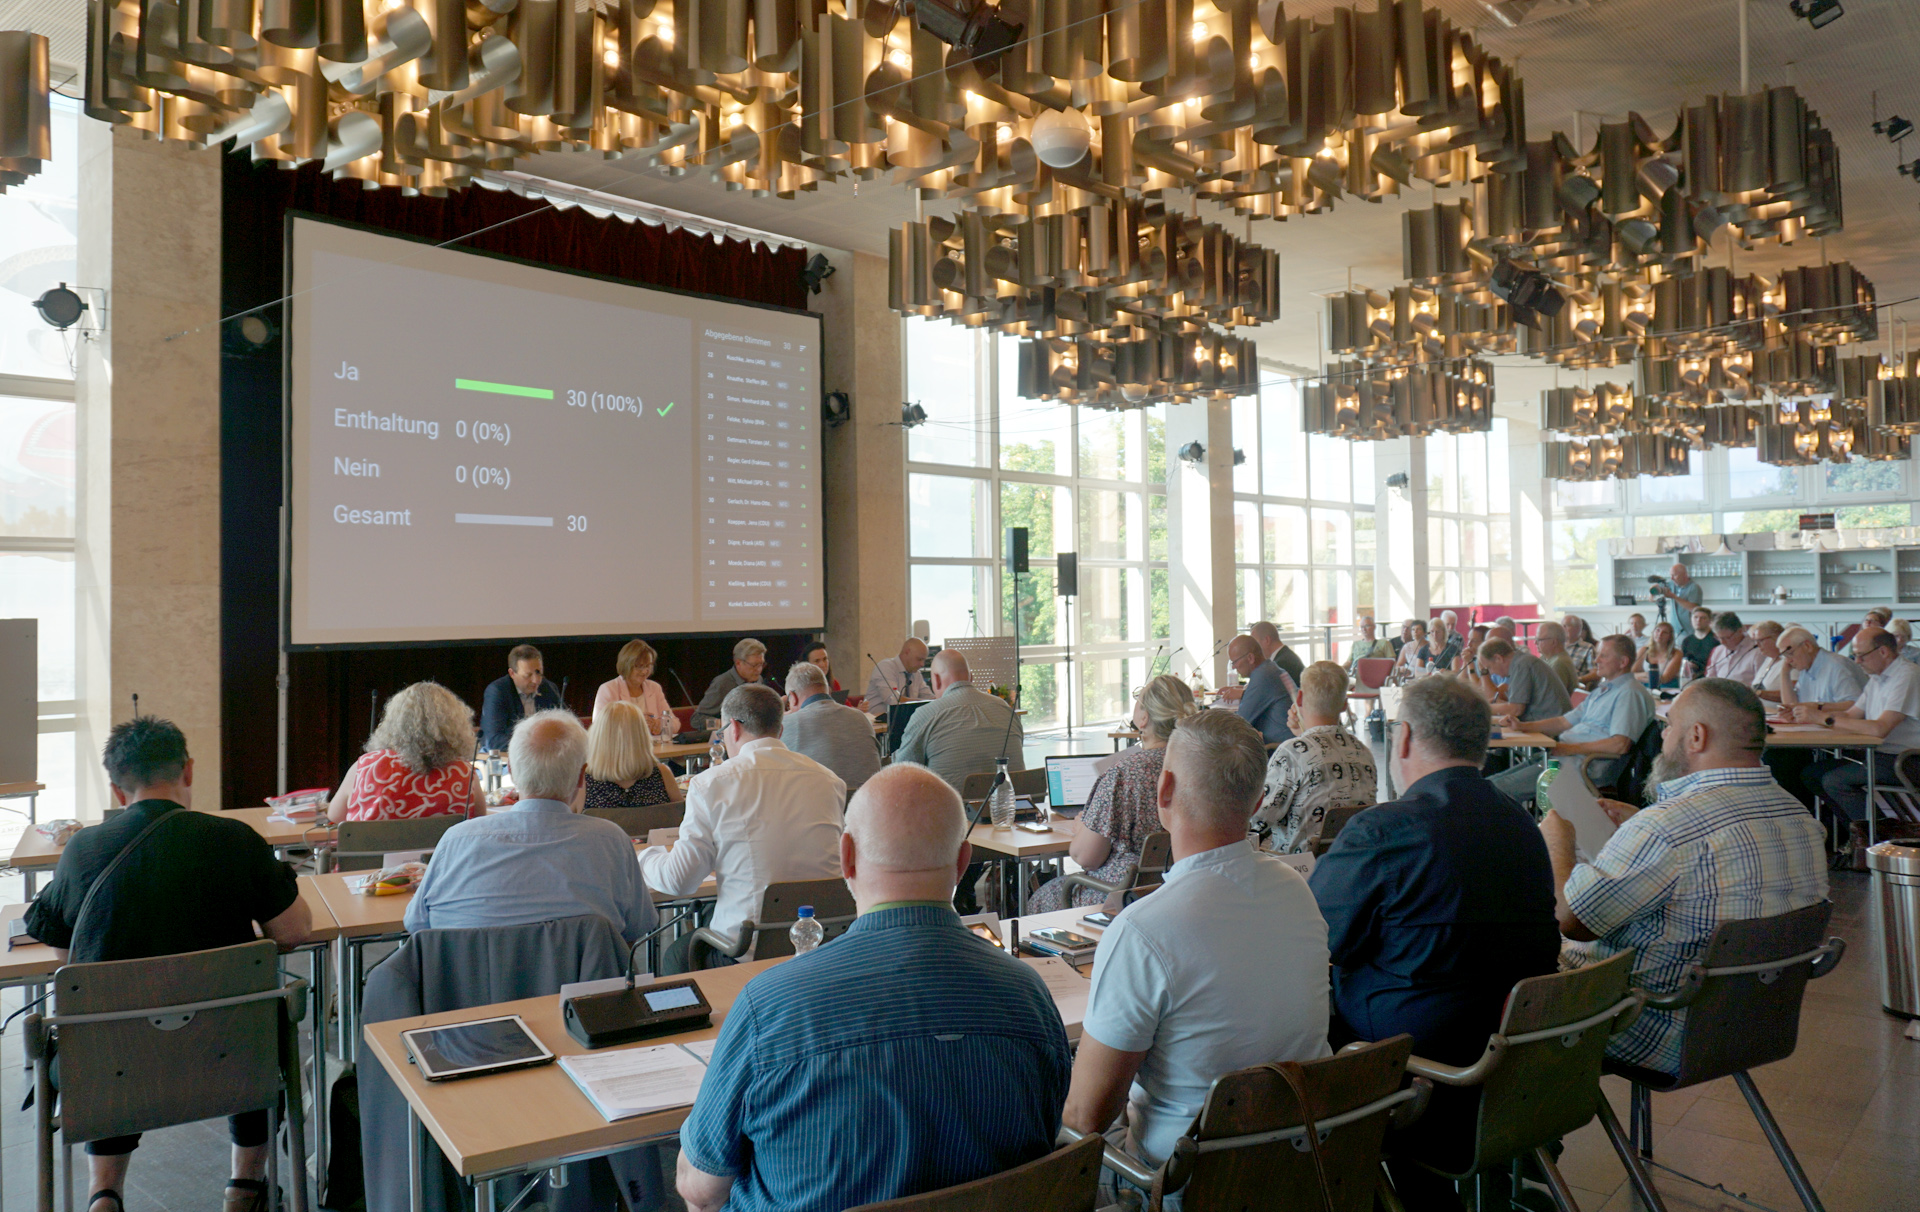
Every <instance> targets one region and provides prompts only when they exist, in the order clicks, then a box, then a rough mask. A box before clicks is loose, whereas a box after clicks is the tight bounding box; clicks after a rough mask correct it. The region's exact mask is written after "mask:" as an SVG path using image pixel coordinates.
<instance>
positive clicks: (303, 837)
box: [7, 807, 333, 900]
mask: <svg viewBox="0 0 1920 1212" xmlns="http://www.w3.org/2000/svg"><path fill="white" fill-rule="evenodd" d="M195 811H198V810H197V809H196V810H195ZM273 811H274V810H273V809H271V808H267V807H259V808H233V809H229V810H228V811H226V812H219V813H215V814H213V815H216V816H221V817H224V818H226V819H228V820H233V821H239V822H240V823H241V824H243V825H246V826H247V827H249V828H250V829H252V830H253V831H254V832H255V833H257V834H259V835H260V836H261V837H262V838H263V839H265V841H266V843H267V845H269V846H271V847H273V849H274V850H275V851H276V852H278V851H282V850H286V849H289V848H291V847H294V846H316V845H323V844H325V843H327V842H331V841H332V840H333V828H332V826H330V825H327V824H324V823H322V824H318V825H315V824H309V823H302V822H297V821H283V820H273V819H271V818H272V816H273ZM66 848H67V847H66V843H65V842H55V841H54V840H53V839H52V838H49V837H48V836H47V835H45V834H44V833H41V832H40V831H39V829H37V828H35V827H34V826H32V825H29V826H28V827H27V831H26V832H25V833H23V834H21V835H20V840H19V841H18V842H16V843H15V844H14V847H13V854H12V855H11V856H10V857H9V858H8V859H7V866H8V867H10V868H12V869H13V870H15V871H18V872H20V873H21V875H22V876H23V877H24V878H25V880H26V885H27V899H28V900H32V899H33V895H34V882H35V879H36V877H38V876H39V875H40V874H41V873H42V872H46V871H52V870H53V869H54V868H55V867H57V866H59V864H60V855H61V854H62V853H63V852H64V851H65V850H66Z"/></svg>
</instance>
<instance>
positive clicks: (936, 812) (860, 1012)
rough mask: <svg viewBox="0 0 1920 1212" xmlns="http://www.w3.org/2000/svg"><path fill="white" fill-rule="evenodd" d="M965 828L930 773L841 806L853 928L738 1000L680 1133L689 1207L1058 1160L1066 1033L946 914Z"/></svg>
mask: <svg viewBox="0 0 1920 1212" xmlns="http://www.w3.org/2000/svg"><path fill="white" fill-rule="evenodd" d="M966 833H967V820H966V814H965V812H964V811H962V809H961V805H960V797H959V795H958V794H956V793H955V792H954V790H953V788H951V787H949V786H947V784H946V783H945V782H943V781H942V780H941V779H940V778H939V777H938V776H937V775H935V774H934V773H933V772H932V771H930V770H928V769H927V768H926V767H924V766H915V765H911V764H907V763H895V764H894V765H892V766H889V767H888V768H887V769H885V770H883V771H881V772H880V773H879V774H877V775H875V776H874V777H873V778H871V779H868V780H867V783H866V785H865V786H864V787H862V788H861V789H860V790H859V792H857V793H856V794H855V795H854V797H853V801H852V802H851V803H850V804H849V805H848V806H847V828H846V832H845V833H844V834H842V835H841V838H840V847H839V851H840V866H841V868H842V869H843V870H844V871H845V872H846V879H847V887H848V889H849V890H850V891H851V892H852V893H853V900H854V904H855V905H856V906H857V907H858V908H859V911H860V916H859V917H858V918H856V919H855V920H854V923H853V925H851V926H849V927H848V928H847V932H846V933H845V934H843V935H841V936H840V937H839V938H836V939H834V940H832V941H830V942H828V943H827V944H826V945H825V946H822V947H820V948H819V949H817V950H815V951H812V952H809V953H808V954H806V955H802V956H799V957H797V958H795V959H793V960H790V961H788V962H787V963H784V964H781V965H779V966H778V967H775V968H771V969H769V970H767V971H766V972H763V973H761V974H760V975H759V976H757V977H755V978H754V979H753V980H752V981H750V982H748V984H747V986H746V988H745V989H743V990H741V991H740V995H739V997H738V998H737V999H736V1000H735V1001H734V1003H733V1009H732V1010H731V1011H729V1012H728V1014H727V1018H726V1021H725V1022H724V1023H723V1024H721V1027H720V1038H719V1040H718V1041H717V1042H716V1043H715V1045H714V1050H713V1059H712V1060H711V1061H710V1062H709V1064H708V1066H707V1073H706V1080H705V1081H703V1082H702V1083H701V1085H700V1097H699V1098H698V1099H697V1100H696V1101H695V1102H694V1105H693V1111H692V1113H691V1114H690V1115H689V1116H688V1117H687V1122H686V1124H685V1125H684V1126H682V1127H681V1129H680V1168H679V1176H678V1186H679V1189H680V1195H681V1197H682V1198H683V1199H685V1200H686V1201H687V1206H688V1208H690V1209H693V1210H694V1212H701V1210H703V1209H718V1208H720V1207H721V1206H722V1205H728V1200H729V1198H730V1197H731V1199H732V1201H733V1202H732V1203H731V1204H730V1205H728V1206H731V1207H734V1208H756V1209H757V1208H780V1209H783V1210H789V1212H838V1210H839V1209H841V1208H845V1207H847V1206H849V1205H851V1204H861V1205H864V1204H868V1203H875V1202H880V1201H883V1200H891V1199H897V1198H900V1197H902V1196H908V1195H918V1194H921V1193H923V1192H926V1191H934V1190H938V1189H940V1188H942V1187H950V1186H954V1185H956V1184H959V1183H964V1182H969V1181H971V1180H973V1179H976V1178H984V1177H986V1176H987V1175H989V1174H999V1173H1002V1172H1004V1171H1007V1170H1011V1169H1013V1168H1014V1167H1015V1166H1019V1165H1022V1164H1024V1163H1026V1162H1030V1161H1032V1160H1034V1159H1035V1158H1038V1157H1044V1156H1045V1155H1046V1154H1047V1153H1048V1152H1049V1151H1051V1150H1052V1148H1053V1140H1054V1137H1055V1135H1056V1134H1057V1133H1058V1132H1059V1128H1060V1104H1061V1101H1062V1100H1063V1099H1064V1098H1065V1097H1066V1092H1067V1078H1068V1066H1069V1064H1070V1060H1069V1054H1068V1051H1067V1035H1066V1031H1065V1029H1064V1028H1063V1027H1062V1026H1061V1023H1060V1012H1059V1011H1058V1010H1056V1009H1055V1008H1054V1003H1053V996H1052V995H1051V994H1050V993H1048V992H1047V987H1046V984H1045V982H1043V981H1042V980H1041V979H1040V977H1039V975H1038V974H1037V973H1035V972H1034V971H1033V970H1032V969H1031V968H1029V967H1027V966H1026V965H1025V964H1022V963H1021V962H1020V961H1018V960H1016V959H1014V958H1013V957H1011V956H1009V955H1008V954H1007V953H1006V952H1004V951H1002V950H1000V949H999V948H998V947H993V946H990V945H988V944H985V943H983V942H981V941H980V940H979V939H977V938H975V937H973V936H972V935H971V934H969V933H968V932H967V930H966V928H965V927H964V926H962V925H961V924H960V917H959V915H958V914H956V913H955V912H954V911H953V904H952V901H953V888H954V881H955V880H957V879H958V878H959V876H960V873H961V872H962V871H964V870H966V868H967V865H968V863H969V862H970V861H971V859H972V857H973V855H972V848H971V847H969V846H968V845H967V843H966V840H965V839H966ZM826 1140H831V1141H832V1142H833V1147H832V1148H822V1147H821V1142H822V1141H826Z"/></svg>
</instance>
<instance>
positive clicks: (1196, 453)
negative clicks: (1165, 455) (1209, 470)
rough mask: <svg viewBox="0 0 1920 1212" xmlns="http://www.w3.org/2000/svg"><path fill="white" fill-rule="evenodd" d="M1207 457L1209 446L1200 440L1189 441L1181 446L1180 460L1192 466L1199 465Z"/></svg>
mask: <svg viewBox="0 0 1920 1212" xmlns="http://www.w3.org/2000/svg"><path fill="white" fill-rule="evenodd" d="M1206 457H1207V448H1206V447H1204V446H1202V445H1201V444H1200V443H1199V442H1197V441H1194V442H1188V443H1187V444H1186V445H1185V446H1182V447H1181V448H1180V461H1181V462H1182V463H1185V464H1187V465H1188V466H1191V467H1198V466H1200V463H1201V461H1202V460H1204V459H1205V458H1206Z"/></svg>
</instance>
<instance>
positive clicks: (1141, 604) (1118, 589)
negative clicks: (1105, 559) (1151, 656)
mask: <svg viewBox="0 0 1920 1212" xmlns="http://www.w3.org/2000/svg"><path fill="white" fill-rule="evenodd" d="M1146 605H1147V603H1146V584H1145V582H1144V580H1143V579H1142V577H1141V574H1140V570H1139V569H1137V568H1097V567H1096V568H1082V569H1081V570H1080V634H1079V635H1077V636H1075V637H1074V642H1075V643H1076V644H1118V643H1122V642H1124V641H1127V640H1136V641H1138V640H1145V639H1146V638H1147V616H1146Z"/></svg>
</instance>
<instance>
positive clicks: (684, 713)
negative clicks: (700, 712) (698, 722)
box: [673, 707, 694, 732]
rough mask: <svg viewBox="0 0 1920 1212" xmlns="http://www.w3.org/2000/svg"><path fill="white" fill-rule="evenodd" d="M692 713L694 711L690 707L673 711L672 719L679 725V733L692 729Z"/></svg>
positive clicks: (676, 708) (677, 708)
mask: <svg viewBox="0 0 1920 1212" xmlns="http://www.w3.org/2000/svg"><path fill="white" fill-rule="evenodd" d="M693 711H694V709H693V708H692V707H675V708H674V709H673V718H674V719H675V721H677V722H678V723H679V726H680V731H681V732H686V731H688V730H689V729H691V728H692V727H693Z"/></svg>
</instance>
